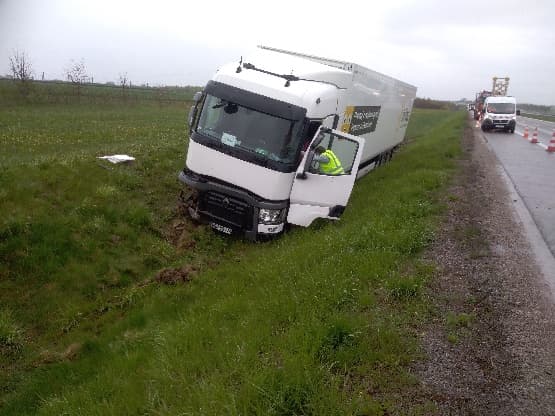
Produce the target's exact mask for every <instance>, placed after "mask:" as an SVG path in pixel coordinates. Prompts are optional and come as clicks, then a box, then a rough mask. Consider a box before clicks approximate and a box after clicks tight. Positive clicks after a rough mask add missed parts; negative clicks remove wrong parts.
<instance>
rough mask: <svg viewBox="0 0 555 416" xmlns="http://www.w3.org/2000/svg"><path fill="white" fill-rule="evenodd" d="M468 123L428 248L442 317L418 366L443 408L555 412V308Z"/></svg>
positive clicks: (491, 161)
mask: <svg viewBox="0 0 555 416" xmlns="http://www.w3.org/2000/svg"><path fill="white" fill-rule="evenodd" d="M474 132H475V129H474V128H473V126H472V125H471V124H470V123H469V125H468V126H467V128H466V130H465V133H464V137H463V143H462V145H463V150H464V155H463V158H462V160H461V161H460V163H461V174H460V175H459V176H458V177H457V179H456V180H455V182H454V183H453V185H452V186H451V188H450V189H449V192H448V194H447V196H446V201H445V202H446V204H447V205H448V207H449V208H448V215H447V217H446V220H445V223H444V224H443V227H442V233H441V235H439V236H438V241H436V243H435V244H434V246H433V248H432V249H431V250H430V252H429V253H428V254H427V256H428V257H429V259H430V260H431V261H434V262H436V263H438V265H439V268H438V275H437V278H436V280H435V282H434V284H433V287H431V288H430V298H431V299H434V301H433V302H434V303H435V306H436V314H435V319H434V322H433V323H432V324H431V325H430V326H429V327H428V328H426V330H425V331H424V332H423V333H422V335H421V336H422V340H421V341H422V345H423V346H424V351H425V355H426V357H427V359H426V360H425V361H424V362H421V363H420V364H418V365H417V366H416V368H415V372H416V374H417V376H418V378H419V379H420V380H421V383H422V386H423V388H424V390H425V392H426V393H425V394H426V396H427V397H428V398H429V399H430V400H432V401H434V402H435V403H436V405H437V407H438V409H439V414H441V415H555V311H554V304H553V300H552V299H551V297H550V295H549V289H548V287H547V285H546V283H545V281H544V278H543V276H542V274H541V271H540V270H539V268H538V267H537V265H536V264H535V262H534V257H533V255H532V253H531V250H530V247H529V246H528V243H527V239H526V237H525V235H524V231H523V228H522V225H521V224H520V221H519V219H518V217H517V216H516V214H515V211H514V209H513V207H512V204H513V203H514V201H513V200H511V199H509V196H508V192H507V188H506V185H505V184H504V182H503V180H502V178H501V177H500V175H499V170H498V169H499V166H498V162H497V159H496V157H495V155H494V154H493V153H492V152H490V151H489V149H488V147H487V145H486V144H485V143H484V141H483V139H482V137H481V135H479V134H478V132H477V130H476V134H474Z"/></svg>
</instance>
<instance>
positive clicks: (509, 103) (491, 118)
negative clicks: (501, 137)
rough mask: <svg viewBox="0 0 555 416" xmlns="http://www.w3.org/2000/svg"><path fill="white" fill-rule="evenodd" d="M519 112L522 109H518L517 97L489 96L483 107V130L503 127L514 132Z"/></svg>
mask: <svg viewBox="0 0 555 416" xmlns="http://www.w3.org/2000/svg"><path fill="white" fill-rule="evenodd" d="M518 114H520V111H519V110H517V109H516V99H515V98H514V97H508V96H492V97H488V98H486V100H485V101H484V106H483V108H482V126H481V127H482V130H483V131H489V130H493V129H503V130H504V131H508V132H511V133H514V132H515V127H516V116H517V115H518Z"/></svg>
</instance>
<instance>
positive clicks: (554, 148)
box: [545, 129, 555, 152]
mask: <svg viewBox="0 0 555 416" xmlns="http://www.w3.org/2000/svg"><path fill="white" fill-rule="evenodd" d="M545 150H547V151H548V152H555V129H553V134H552V135H551V140H550V141H549V145H548V146H547V149H545Z"/></svg>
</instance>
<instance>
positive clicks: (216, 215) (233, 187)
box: [179, 47, 416, 239]
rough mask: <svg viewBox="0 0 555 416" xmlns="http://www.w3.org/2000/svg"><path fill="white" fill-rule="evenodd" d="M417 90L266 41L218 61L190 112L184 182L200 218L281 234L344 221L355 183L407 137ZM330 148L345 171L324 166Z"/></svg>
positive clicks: (253, 234) (223, 226)
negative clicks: (235, 58) (243, 55)
mask: <svg viewBox="0 0 555 416" xmlns="http://www.w3.org/2000/svg"><path fill="white" fill-rule="evenodd" d="M415 95H416V87H414V86H412V85H409V84H407V83H404V82H402V81H399V80H396V79H394V78H391V77H388V76H386V75H383V74H380V73H377V72H374V71H371V70H369V69H366V68H364V67H361V66H359V65H356V64H353V63H348V62H341V61H336V60H331V59H325V58H319V57H315V56H311V55H304V54H300V53H295V52H289V51H284V50H279V49H273V48H267V47H259V49H258V50H257V52H256V53H255V54H254V55H253V56H251V57H249V58H248V59H245V60H241V61H240V62H235V63H230V64H227V65H225V66H223V67H222V68H220V69H219V70H218V71H217V72H216V74H215V75H214V76H213V78H212V80H211V81H209V82H208V84H207V85H206V87H205V88H204V90H203V91H202V93H201V94H198V95H197V96H196V97H195V105H194V106H193V108H192V109H191V114H190V117H189V118H190V120H189V124H190V133H191V135H190V141H189V148H188V151H187V161H186V167H185V169H184V170H183V172H181V173H180V175H179V178H180V180H181V181H182V182H183V183H185V184H186V185H188V187H189V188H190V189H192V190H193V192H192V193H190V194H189V196H188V198H187V200H186V203H187V205H188V209H189V212H190V213H191V215H193V216H194V217H195V218H198V219H203V220H205V221H207V222H208V223H209V224H210V225H211V226H212V227H213V228H214V229H216V230H218V231H221V232H224V233H228V234H231V233H236V232H238V233H244V234H245V235H246V236H247V237H248V238H251V239H256V238H257V236H259V235H276V234H279V233H281V232H282V231H283V230H284V227H285V225H286V224H287V223H289V224H296V225H301V226H308V225H310V223H311V222H312V221H313V220H314V219H316V218H330V219H338V218H339V217H340V216H341V214H342V213H343V211H344V209H345V207H346V205H347V202H348V200H349V197H350V194H351V191H352V187H353V184H354V181H355V179H356V178H357V177H360V176H362V175H364V174H365V173H367V172H368V171H370V170H371V169H373V168H374V167H375V166H377V165H378V164H380V163H382V162H383V161H387V160H388V159H389V158H390V157H391V155H392V154H393V151H394V149H395V148H396V147H397V146H398V145H399V143H401V141H402V140H403V137H404V135H405V130H406V127H407V124H408V121H409V117H410V113H411V111H412V105H413V101H414V98H415ZM322 148H323V149H325V150H330V151H331V152H333V154H335V155H336V156H337V158H338V159H339V161H340V164H341V174H334V175H330V174H328V173H325V172H324V171H323V170H322V168H321V167H319V162H318V160H320V162H321V158H319V157H317V156H316V155H315V154H316V152H317V151H322Z"/></svg>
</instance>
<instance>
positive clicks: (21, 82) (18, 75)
mask: <svg viewBox="0 0 555 416" xmlns="http://www.w3.org/2000/svg"><path fill="white" fill-rule="evenodd" d="M9 61H10V65H9V68H10V74H9V76H8V77H7V78H9V79H10V80H11V81H12V82H13V85H15V89H16V90H17V95H18V96H19V97H20V98H21V99H23V100H26V101H36V99H37V96H41V97H43V96H45V95H46V96H48V97H47V98H44V97H43V99H42V101H47V102H57V101H58V99H59V96H62V95H68V93H69V91H68V89H67V88H63V87H61V88H58V89H54V88H49V87H48V84H66V85H71V87H72V88H71V93H70V95H72V96H73V97H76V100H77V101H81V97H82V96H87V97H88V98H89V101H91V100H90V98H91V97H93V98H96V100H95V102H96V101H98V100H101V99H106V98H107V97H108V96H111V98H114V94H113V90H114V87H117V88H118V89H119V91H120V93H119V97H117V98H119V99H123V100H133V99H135V100H139V99H151V100H158V101H160V102H162V101H164V102H170V101H189V100H190V99H191V97H192V96H193V95H194V93H195V92H196V91H198V90H199V89H200V88H199V87H175V88H170V87H149V86H148V85H147V86H141V87H138V86H136V85H132V84H131V81H130V79H129V76H128V74H127V72H121V73H119V75H118V80H117V84H116V83H115V82H109V83H106V84H99V83H94V78H93V77H92V76H91V75H90V74H89V73H88V71H87V68H86V65H85V60H84V59H83V58H82V59H80V60H78V61H75V60H71V61H70V62H69V63H68V65H66V67H65V68H64V77H65V80H63V81H61V80H56V81H48V80H44V73H43V77H42V78H43V79H42V80H36V79H35V77H34V76H35V71H34V68H33V65H32V62H31V59H30V58H29V56H28V55H27V54H26V53H25V52H23V51H18V50H14V51H13V52H12V54H11V56H10V57H9ZM39 86H40V87H42V88H39ZM45 86H46V87H45ZM94 87H104V88H96V89H95V88H94ZM105 88H109V90H110V91H109V93H106V90H105ZM131 90H133V91H132V93H131ZM138 90H142V92H143V93H139V91H138ZM145 92H147V93H145ZM66 101H67V100H66Z"/></svg>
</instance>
